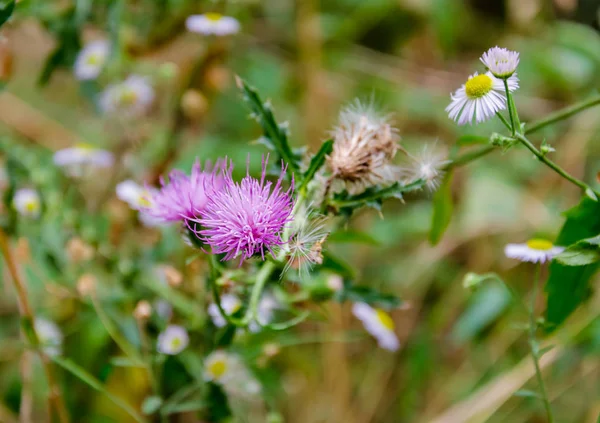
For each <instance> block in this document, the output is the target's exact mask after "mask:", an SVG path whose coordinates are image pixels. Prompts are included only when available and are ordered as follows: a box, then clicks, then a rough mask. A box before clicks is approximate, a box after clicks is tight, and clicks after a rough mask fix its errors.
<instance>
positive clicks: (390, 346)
mask: <svg viewBox="0 0 600 423" xmlns="http://www.w3.org/2000/svg"><path fill="white" fill-rule="evenodd" d="M352 314H354V315H355V316H356V317H357V318H358V319H359V320H360V321H361V322H362V324H363V326H364V327H365V329H366V330H367V332H369V333H370V334H371V335H373V336H374V337H375V339H377V342H378V343H379V346H380V347H381V348H384V349H386V350H389V351H397V350H398V348H400V341H399V340H398V337H397V336H396V334H395V333H394V321H393V320H392V318H391V317H390V315H389V314H387V313H386V312H385V311H383V310H381V309H379V308H373V307H371V306H370V305H368V304H366V303H355V304H354V305H353V306H352Z"/></svg>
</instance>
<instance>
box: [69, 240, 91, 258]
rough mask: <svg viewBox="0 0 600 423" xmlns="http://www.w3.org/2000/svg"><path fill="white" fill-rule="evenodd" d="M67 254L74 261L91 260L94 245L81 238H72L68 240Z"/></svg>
mask: <svg viewBox="0 0 600 423" xmlns="http://www.w3.org/2000/svg"><path fill="white" fill-rule="evenodd" d="M67 255H68V256H69V259H70V260H71V261H72V262H74V263H79V262H82V261H87V260H90V259H91V258H92V257H93V256H94V247H92V246H91V245H89V244H87V243H85V242H84V241H83V240H82V239H81V238H77V237H75V238H71V239H70V240H69V241H68V242H67Z"/></svg>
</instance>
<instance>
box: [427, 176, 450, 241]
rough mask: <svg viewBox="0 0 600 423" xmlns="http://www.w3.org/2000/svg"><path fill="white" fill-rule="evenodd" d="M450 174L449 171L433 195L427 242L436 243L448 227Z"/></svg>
mask: <svg viewBox="0 0 600 423" xmlns="http://www.w3.org/2000/svg"><path fill="white" fill-rule="evenodd" d="M452 175H453V172H452V171H449V172H448V173H446V174H445V175H444V179H443V180H442V183H441V185H440V187H439V188H438V190H437V191H436V192H435V194H434V195H433V215H432V217H431V230H430V231H429V242H430V243H431V244H432V245H436V244H437V243H438V242H440V240H441V239H442V236H443V235H444V232H446V229H448V225H450V221H451V220H452V211H453V209H454V205H453V203H452Z"/></svg>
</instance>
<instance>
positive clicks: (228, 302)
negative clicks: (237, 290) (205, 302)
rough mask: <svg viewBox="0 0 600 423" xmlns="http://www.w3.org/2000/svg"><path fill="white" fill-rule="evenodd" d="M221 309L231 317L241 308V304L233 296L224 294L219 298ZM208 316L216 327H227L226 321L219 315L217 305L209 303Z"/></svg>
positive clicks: (219, 311)
mask: <svg viewBox="0 0 600 423" xmlns="http://www.w3.org/2000/svg"><path fill="white" fill-rule="evenodd" d="M221 307H222V308H223V311H225V313H227V315H228V316H231V315H232V314H235V312H236V311H238V310H239V309H240V308H241V307H242V302H241V301H240V299H239V298H238V297H237V296H236V295H234V294H225V295H222V296H221ZM208 314H209V316H210V318H211V319H212V321H213V323H214V325H215V326H216V327H218V328H222V327H223V326H226V325H227V320H225V317H223V315H222V314H221V310H219V306H218V305H217V304H215V303H211V304H210V305H209V306H208Z"/></svg>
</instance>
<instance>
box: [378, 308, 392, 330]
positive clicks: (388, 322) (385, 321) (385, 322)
mask: <svg viewBox="0 0 600 423" xmlns="http://www.w3.org/2000/svg"><path fill="white" fill-rule="evenodd" d="M375 314H376V315H377V320H379V323H381V325H382V326H383V327H384V328H386V329H389V330H394V321H393V320H392V318H391V317H390V315H389V314H387V313H386V312H385V311H383V310H381V309H379V308H376V309H375Z"/></svg>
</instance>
